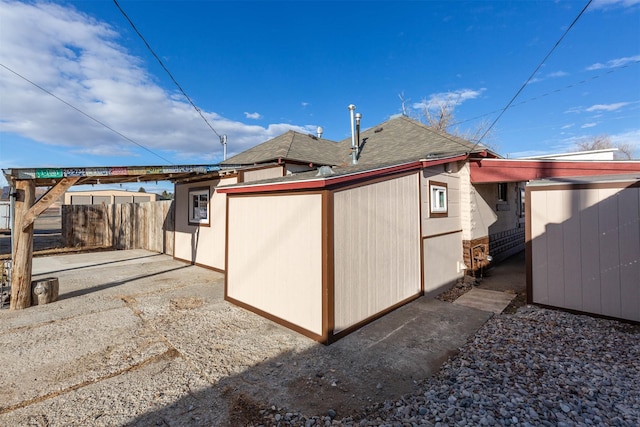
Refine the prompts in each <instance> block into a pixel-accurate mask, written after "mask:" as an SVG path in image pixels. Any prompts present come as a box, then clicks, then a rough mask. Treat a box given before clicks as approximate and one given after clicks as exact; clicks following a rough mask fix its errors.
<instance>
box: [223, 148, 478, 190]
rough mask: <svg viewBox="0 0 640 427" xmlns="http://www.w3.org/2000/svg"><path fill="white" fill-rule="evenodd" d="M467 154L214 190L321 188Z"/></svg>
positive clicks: (460, 157)
mask: <svg viewBox="0 0 640 427" xmlns="http://www.w3.org/2000/svg"><path fill="white" fill-rule="evenodd" d="M466 159H467V155H466V154H464V155H460V156H456V157H449V158H446V159H436V160H419V161H415V162H410V163H404V164H401V165H395V166H389V167H385V168H381V169H370V170H366V171H362V172H354V173H352V174H348V175H340V176H336V177H322V178H318V179H310V180H304V181H293V182H276V183H269V184H254V185H243V186H238V187H230V188H224V187H218V188H216V191H217V192H218V193H227V194H242V193H257V192H267V191H271V192H272V191H297V190H321V189H326V188H329V187H332V186H335V185H339V184H345V183H349V182H353V181H358V180H362V179H373V178H378V177H383V176H387V175H392V174H396V173H401V172H407V171H412V170H418V169H422V168H427V167H432V166H438V165H442V164H445V163H451V162H456V161H460V160H466Z"/></svg>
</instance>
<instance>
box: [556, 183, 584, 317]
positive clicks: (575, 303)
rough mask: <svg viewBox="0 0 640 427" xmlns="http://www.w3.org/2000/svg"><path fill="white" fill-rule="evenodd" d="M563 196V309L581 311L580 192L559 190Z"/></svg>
mask: <svg viewBox="0 0 640 427" xmlns="http://www.w3.org/2000/svg"><path fill="white" fill-rule="evenodd" d="M560 191H562V192H563V193H564V194H565V198H566V200H565V201H566V207H567V209H566V211H565V215H564V217H565V218H564V221H563V227H562V232H563V247H564V269H563V275H564V302H565V307H566V308H570V309H573V310H582V260H581V246H582V244H581V234H580V198H581V196H582V193H581V190H560Z"/></svg>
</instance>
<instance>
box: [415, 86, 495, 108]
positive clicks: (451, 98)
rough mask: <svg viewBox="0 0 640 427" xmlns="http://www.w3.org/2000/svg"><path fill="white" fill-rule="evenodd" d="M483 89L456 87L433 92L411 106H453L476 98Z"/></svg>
mask: <svg viewBox="0 0 640 427" xmlns="http://www.w3.org/2000/svg"><path fill="white" fill-rule="evenodd" d="M485 90H486V89H485V88H481V89H479V90H474V89H458V90H455V91H449V92H440V93H434V94H431V95H430V96H429V98H425V99H423V100H422V101H421V102H416V103H414V104H413V105H412V106H411V108H413V109H415V110H424V109H430V110H431V109H437V108H439V107H441V106H443V105H449V106H451V107H453V108H455V107H457V106H459V105H461V104H462V103H463V102H465V101H468V100H470V99H476V98H478V97H479V96H480V95H482V93H483V92H484V91H485Z"/></svg>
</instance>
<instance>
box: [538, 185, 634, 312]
mask: <svg viewBox="0 0 640 427" xmlns="http://www.w3.org/2000/svg"><path fill="white" fill-rule="evenodd" d="M526 207H527V244H528V251H527V257H528V270H529V271H528V277H527V285H528V286H529V288H530V292H529V298H530V299H531V301H532V302H534V303H538V304H544V305H550V306H555V307H560V308H566V309H572V310H577V311H582V312H587V313H592V314H597V315H603V316H611V317H616V318H621V319H627V320H635V321H640V186H639V184H638V183H637V182H635V183H601V184H598V183H594V184H590V185H551V186H528V187H527V202H526Z"/></svg>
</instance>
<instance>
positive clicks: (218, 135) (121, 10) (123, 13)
mask: <svg viewBox="0 0 640 427" xmlns="http://www.w3.org/2000/svg"><path fill="white" fill-rule="evenodd" d="M113 2H114V3H115V5H116V7H117V8H118V10H119V11H120V13H122V15H123V16H124V17H125V18H126V20H127V21H129V24H130V25H131V28H133V31H135V32H136V34H137V35H138V36H139V37H140V38H141V39H142V41H143V42H144V44H145V46H147V49H149V52H151V54H152V55H153V56H154V58H156V59H157V60H158V62H159V63H160V66H161V67H162V69H163V70H164V71H166V72H167V74H168V75H169V77H170V78H171V80H172V81H173V83H175V85H176V86H177V87H178V89H179V90H180V92H182V94H183V95H184V97H185V98H187V100H188V101H189V103H190V104H191V105H192V106H193V108H195V110H196V111H197V112H198V114H200V117H202V120H204V122H205V123H206V124H207V126H209V128H211V130H212V131H213V133H215V134H216V136H217V137H218V138H222V137H221V136H220V134H219V133H218V132H216V130H215V129H214V128H213V126H211V123H209V121H208V120H207V119H206V117H205V116H204V114H202V111H201V110H200V108H198V107H197V106H196V104H195V103H194V102H193V101H192V100H191V98H189V95H187V93H186V92H185V91H184V89H182V86H180V83H178V81H177V80H176V79H175V78H174V77H173V74H171V71H169V69H168V68H167V67H166V66H165V65H164V63H163V62H162V60H161V59H160V57H159V56H158V55H156V53H155V52H154V51H153V49H152V48H151V46H150V45H149V43H148V42H147V40H146V39H145V38H144V36H143V35H142V34H141V33H140V31H138V29H137V28H136V26H135V24H134V23H133V21H131V19H130V18H129V16H128V15H127V13H126V12H125V11H124V10H123V9H122V8H121V7H120V4H118V0H113Z"/></svg>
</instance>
